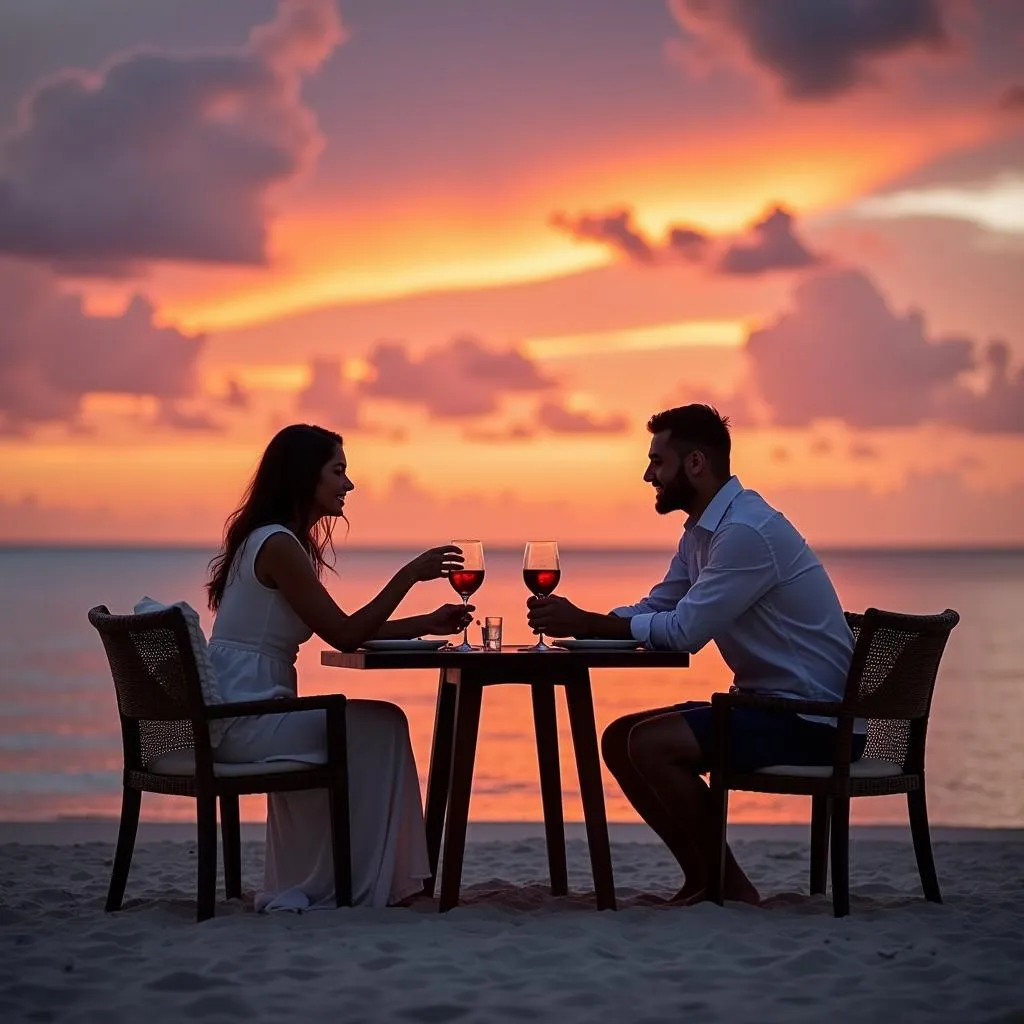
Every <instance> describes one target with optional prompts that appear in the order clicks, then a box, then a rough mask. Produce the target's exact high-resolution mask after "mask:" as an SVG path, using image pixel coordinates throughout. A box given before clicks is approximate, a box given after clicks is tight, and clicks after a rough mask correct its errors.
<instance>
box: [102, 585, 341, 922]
mask: <svg viewBox="0 0 1024 1024" xmlns="http://www.w3.org/2000/svg"><path fill="white" fill-rule="evenodd" d="M89 621H90V622H91V623H92V625H93V626H94V627H95V628H96V630H97V631H98V632H99V634H100V637H101V639H102V640H103V646H104V648H105V649H106V653H107V660H108V661H109V663H110V672H111V675H112V676H113V679H114V689H115V691H116V693H117V707H118V711H119V713H120V718H121V739H122V742H123V744H124V781H123V786H124V788H123V791H122V804H121V824H120V828H119V830H118V835H117V851H116V853H115V855H114V868H113V872H112V874H111V878H110V889H109V890H108V893H107V904H106V909H107V910H108V911H112V910H119V909H120V907H121V901H122V899H123V898H124V890H125V885H126V884H127V881H128V871H129V868H130V867H131V860H132V851H133V849H134V846H135V835H136V831H137V829H138V823H139V809H140V807H141V805H142V794H143V793H166V794H170V795H172V796H188V797H192V798H193V799H194V800H195V801H196V829H197V837H198V848H199V857H198V861H199V863H198V869H199V870H198V874H199V880H198V895H197V899H196V919H197V920H199V921H204V920H206V919H207V918H210V917H213V915H214V905H215V897H216V887H217V801H218V799H219V800H220V816H221V831H222V838H223V844H224V888H225V890H226V894H227V898H228V899H231V898H232V897H238V896H241V894H242V863H241V837H240V829H239V820H238V797H239V795H241V794H243V793H275V792H282V791H285V790H302V789H326V790H327V791H328V792H329V794H330V808H331V829H332V838H333V846H334V885H335V894H336V897H337V903H338V906H339V907H340V906H350V905H351V903H352V868H351V860H350V857H351V852H350V843H349V813H348V771H347V756H346V737H345V724H346V723H345V698H344V697H343V696H341V695H329V696H322V697H295V698H286V699H278V700H266V701H249V702H246V703H235V704H214V705H207V704H205V703H204V702H203V697H202V691H201V689H200V682H199V673H198V669H197V667H196V660H195V656H194V655H193V653H192V646H191V643H190V640H189V634H188V627H187V625H186V623H185V618H184V616H183V615H182V612H181V610H180V609H178V608H169V609H168V610H167V611H160V612H152V613H147V614H144V615H111V614H110V612H109V611H107V609H106V608H105V607H104V606H103V605H99V606H97V607H96V608H93V609H92V610H91V611H90V612H89ZM312 710H322V711H326V713H327V751H328V758H327V764H326V765H324V766H319V765H318V766H313V767H311V766H310V765H309V764H307V763H304V762H300V761H275V762H269V763H264V764H221V763H217V762H215V761H214V759H213V751H212V749H211V743H210V723H211V722H212V721H216V720H219V719H225V718H239V717H242V716H246V715H265V714H280V713H282V712H291V711H312Z"/></svg>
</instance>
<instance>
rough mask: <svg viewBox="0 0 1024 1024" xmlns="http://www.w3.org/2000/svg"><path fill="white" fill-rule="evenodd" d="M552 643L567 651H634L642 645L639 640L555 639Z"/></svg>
mask: <svg viewBox="0 0 1024 1024" xmlns="http://www.w3.org/2000/svg"><path fill="white" fill-rule="evenodd" d="M554 645H555V646H556V647H564V648H565V649H566V650H567V651H635V650H636V649H637V648H638V647H642V646H643V644H641V643H640V641H639V640H555V641H554Z"/></svg>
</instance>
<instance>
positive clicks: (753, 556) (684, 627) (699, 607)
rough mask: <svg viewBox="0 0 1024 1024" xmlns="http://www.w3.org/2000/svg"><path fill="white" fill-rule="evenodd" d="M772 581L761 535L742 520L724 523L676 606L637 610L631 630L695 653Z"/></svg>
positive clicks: (655, 643) (652, 643)
mask: <svg viewBox="0 0 1024 1024" xmlns="http://www.w3.org/2000/svg"><path fill="white" fill-rule="evenodd" d="M777 580H778V569H777V567H776V565H775V559H774V557H773V555H772V551H771V548H770V546H769V544H768V542H767V540H766V539H765V538H764V536H763V535H762V534H761V533H760V532H758V531H757V530H755V529H754V528H753V527H750V526H746V525H744V524H740V523H736V524H732V525H727V526H724V527H723V528H722V529H721V530H719V531H718V532H716V533H715V535H714V537H713V538H712V540H711V546H710V549H709V551H708V561H707V564H706V565H705V566H704V567H703V569H701V571H700V574H699V576H698V577H697V580H696V581H695V582H694V583H693V584H692V585H690V586H688V587H687V589H686V592H685V593H684V594H683V595H682V596H681V597H680V599H679V600H678V602H677V603H676V605H675V607H674V608H672V609H669V610H653V609H652V610H646V609H645V610H643V611H640V612H639V614H636V615H633V616H632V619H631V621H630V632H631V633H632V634H633V637H634V639H636V640H639V641H641V642H642V643H644V644H646V645H647V646H648V647H652V648H654V649H656V650H668V651H687V652H689V653H691V654H693V653H696V652H697V651H699V650H700V649H701V648H702V647H703V646H704V645H705V644H706V643H707V642H708V641H709V640H711V639H713V638H714V637H715V636H716V635H717V634H719V633H721V632H722V631H724V630H725V629H726V628H727V627H728V626H729V625H730V624H731V623H733V622H734V621H735V620H736V619H737V618H738V617H739V616H740V615H742V614H743V612H745V611H746V610H747V609H748V608H749V607H750V606H751V605H753V604H754V602H755V601H757V600H758V599H759V598H760V597H762V596H763V595H764V594H765V593H767V591H768V590H769V589H770V588H771V587H772V586H773V585H774V584H775V582H776V581H777ZM652 593H653V592H652Z"/></svg>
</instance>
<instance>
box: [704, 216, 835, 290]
mask: <svg viewBox="0 0 1024 1024" xmlns="http://www.w3.org/2000/svg"><path fill="white" fill-rule="evenodd" d="M751 234H752V235H753V241H751V242H737V243H735V244H733V245H731V246H729V248H728V249H726V251H725V254H724V255H723V256H722V259H721V262H720V263H719V269H720V270H721V271H722V272H723V273H726V274H765V273H768V272H769V271H772V270H798V269H800V268H801V267H810V266H813V265H814V264H815V263H818V262H820V260H819V258H818V257H817V256H815V255H814V253H812V252H810V251H809V250H808V249H807V248H806V247H805V246H804V245H803V243H802V242H801V241H800V240H799V239H798V238H797V237H796V236H795V235H794V234H793V216H792V214H790V213H789V212H787V211H786V210H784V209H783V208H782V207H781V206H776V207H775V208H774V209H773V210H772V211H771V212H770V213H769V214H768V215H767V216H766V217H765V218H764V220H761V221H758V222H757V223H756V224H755V225H754V226H753V228H752V229H751Z"/></svg>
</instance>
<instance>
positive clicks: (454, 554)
mask: <svg viewBox="0 0 1024 1024" xmlns="http://www.w3.org/2000/svg"><path fill="white" fill-rule="evenodd" d="M464 562H465V559H464V558H463V557H462V548H457V547H455V546H454V545H453V544H443V545H442V546H441V547H439V548H431V549H430V550H429V551H424V552H423V554H422V555H417V556H416V557H415V558H414V559H413V560H412V561H411V562H409V564H408V565H405V566H403V567H402V568H401V570H400V572H401V573H402V574H403V575H404V576H405V577H406V579H408V580H409V581H410V582H412V583H426V582H427V581H428V580H436V579H440V578H441V577H442V576H447V575H448V573H450V572H451V571H452V570H453V569H458V568H459V567H460V566H461V565H462V564H463V563H464Z"/></svg>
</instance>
